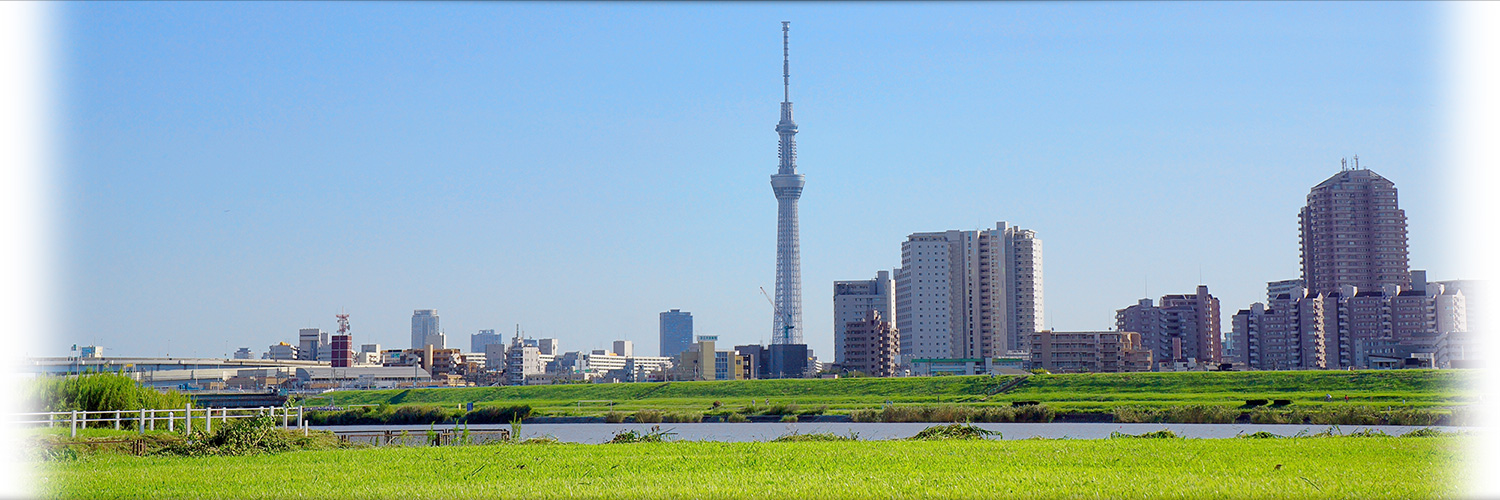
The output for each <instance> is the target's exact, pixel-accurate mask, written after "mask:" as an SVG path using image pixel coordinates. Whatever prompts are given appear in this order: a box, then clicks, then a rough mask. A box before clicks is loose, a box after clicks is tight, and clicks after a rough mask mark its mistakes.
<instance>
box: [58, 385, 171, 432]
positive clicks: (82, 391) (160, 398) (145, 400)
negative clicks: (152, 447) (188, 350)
mask: <svg viewBox="0 0 1500 500" xmlns="http://www.w3.org/2000/svg"><path fill="white" fill-rule="evenodd" d="M30 389H31V394H30V399H31V405H32V407H34V408H36V409H37V410H38V411H72V410H78V411H126V410H140V409H148V410H180V409H182V408H185V407H187V406H189V405H190V404H191V403H192V400H191V399H189V398H188V397H187V396H186V395H183V394H182V393H180V392H177V391H175V390H172V391H167V392H162V391H158V390H156V389H152V388H150V387H143V386H141V385H140V384H137V383H136V382H135V380H132V379H131V378H130V377H126V376H124V375H120V374H118V373H91V374H87V375H76V376H67V377H43V378H39V379H36V380H35V381H33V383H32V385H31V387H30ZM131 424H133V422H132V423H131ZM93 425H96V426H102V425H109V424H108V423H107V422H94V423H93Z"/></svg>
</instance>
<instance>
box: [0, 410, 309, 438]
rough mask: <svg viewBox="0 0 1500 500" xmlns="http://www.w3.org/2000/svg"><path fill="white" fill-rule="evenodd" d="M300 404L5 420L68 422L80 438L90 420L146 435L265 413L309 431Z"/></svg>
mask: <svg viewBox="0 0 1500 500" xmlns="http://www.w3.org/2000/svg"><path fill="white" fill-rule="evenodd" d="M302 410H303V409H302V408H301V407H296V408H288V407H284V406H262V407H259V408H193V407H191V406H187V407H183V408H182V409H181V410H152V409H140V410H108V411H78V410H73V411H50V412H35V413H12V414H8V415H5V422H6V423H7V424H14V425H46V426H48V427H56V426H58V425H63V424H66V425H67V426H68V427H69V428H71V436H72V437H78V428H79V427H80V426H81V427H85V428H86V427H88V426H89V423H98V422H109V423H110V424H112V426H113V427H114V428H115V430H119V429H120V428H121V427H122V426H124V425H131V424H134V425H135V428H136V429H137V430H138V431H139V432H140V433H141V434H144V433H145V432H146V431H148V430H151V431H154V430H157V426H158V425H161V426H162V427H163V428H165V429H166V430H167V431H176V430H177V423H178V422H179V421H180V422H181V423H182V427H183V431H185V432H193V423H194V421H197V422H198V423H199V424H201V425H202V426H203V430H204V431H207V432H213V429H214V421H216V420H217V421H218V422H219V425H224V424H225V423H227V422H228V421H229V420H230V419H236V418H251V417H259V416H262V415H267V416H270V417H271V418H273V419H274V418H278V417H279V418H280V419H281V427H282V428H284V429H291V428H292V426H293V425H296V427H297V428H299V429H302V431H303V432H304V433H305V432H307V420H306V419H305V418H303V411H302Z"/></svg>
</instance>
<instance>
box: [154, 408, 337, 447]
mask: <svg viewBox="0 0 1500 500" xmlns="http://www.w3.org/2000/svg"><path fill="white" fill-rule="evenodd" d="M279 427H280V423H279V422H277V421H276V419H273V418H271V417H270V416H268V415H260V416H255V417H248V418H237V419H234V420H231V421H229V422H227V423H225V424H222V425H220V426H218V427H217V428H215V429H214V431H213V432H212V433H207V432H203V431H202V430H201V429H200V430H196V431H193V434H192V435H191V436H189V437H188V439H186V440H184V441H182V442H179V443H176V444H172V445H169V446H167V447H165V448H163V449H162V450H161V451H160V452H159V453H161V454H165V455H184V456H205V455H228V456H238V455H257V454H263V453H277V452H282V451H287V450H292V449H297V448H306V447H310V446H309V445H313V444H315V441H316V440H313V439H307V438H303V437H302V436H298V435H296V434H295V433H293V432H292V431H288V430H285V429H281V428H279ZM319 437H320V438H323V441H327V440H328V439H329V438H331V434H330V433H327V432H321V433H319ZM298 438H303V439H298ZM334 442H336V441H334ZM325 444H326V443H325Z"/></svg>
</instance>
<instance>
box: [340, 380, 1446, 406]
mask: <svg viewBox="0 0 1500 500" xmlns="http://www.w3.org/2000/svg"><path fill="white" fill-rule="evenodd" d="M1467 376H1468V374H1467V372H1465V371H1461V370H1442V371H1438V370H1401V371H1354V372H1349V371H1285V372H1189V373H1114V374H1069V375H1034V376H1030V377H1026V378H1024V380H1023V379H1020V378H1019V377H983V376H976V377H909V378H853V379H848V378H846V379H837V380H817V379H796V380H747V381H724V382H666V383H636V384H576V385H550V386H529V387H472V388H442V389H416V390H383V391H337V392H332V393H328V394H327V396H328V398H330V399H331V400H332V401H333V403H334V404H337V405H359V404H390V405H413V404H428V405H453V406H457V405H460V404H464V403H467V402H475V403H477V404H479V405H481V406H482V405H520V404H524V405H528V406H530V407H531V409H532V411H533V414H534V415H548V416H571V415H582V416H604V415H605V414H606V413H608V412H611V411H614V412H634V411H636V410H662V411H697V412H703V411H709V410H711V409H713V404H714V403H715V402H718V403H719V404H720V409H723V410H737V409H745V408H749V407H752V406H755V407H757V408H770V407H773V406H776V405H781V406H783V407H784V406H786V405H797V406H798V411H803V412H805V411H807V410H812V409H822V408H823V407H826V410H825V411H826V412H830V413H848V412H851V411H854V410H868V409H881V408H883V407H884V406H886V405H887V403H889V404H893V405H897V406H906V405H922V406H930V405H945V404H957V405H964V406H1009V405H1011V404H1012V403H1014V402H1017V401H1022V402H1026V401H1036V402H1041V403H1044V404H1046V405H1047V406H1048V407H1050V408H1053V409H1054V410H1056V411H1059V412H1092V413H1110V412H1112V411H1114V410H1115V409H1116V408H1120V407H1139V408H1145V409H1165V408H1170V407H1175V406H1183V405H1216V406H1225V407H1229V408H1239V407H1242V406H1245V404H1246V401H1247V400H1255V399H1264V400H1266V401H1267V403H1271V404H1274V402H1275V401H1276V400H1287V401H1289V402H1290V405H1288V406H1293V407H1296V408H1301V409H1305V410H1319V409H1323V408H1325V407H1328V408H1337V407H1341V406H1349V405H1362V406H1373V407H1378V408H1384V407H1404V408H1417V409H1433V410H1437V411H1444V412H1446V411H1447V410H1448V409H1450V408H1452V407H1455V406H1461V405H1463V404H1465V403H1466V402H1467V401H1468V400H1469V394H1468V392H1467V391H1466V390H1465V389H1464V387H1463V386H1464V384H1465V378H1466V377H1467ZM1329 395H1332V396H1333V397H1334V401H1328V400H1327V396H1329ZM1345 396H1348V398H1349V400H1348V402H1345V400H1344V397H1345ZM318 401H321V400H318ZM768 401H769V403H768ZM1245 409H1248V408H1245ZM757 411H759V410H757ZM794 413H795V412H794Z"/></svg>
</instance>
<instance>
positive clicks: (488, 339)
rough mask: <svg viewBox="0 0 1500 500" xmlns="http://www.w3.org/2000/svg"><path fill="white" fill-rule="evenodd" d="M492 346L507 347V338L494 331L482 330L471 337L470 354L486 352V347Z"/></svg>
mask: <svg viewBox="0 0 1500 500" xmlns="http://www.w3.org/2000/svg"><path fill="white" fill-rule="evenodd" d="M491 344H500V345H505V338H504V337H501V336H500V334H498V333H495V331H494V330H480V331H479V333H476V334H474V335H472V336H470V337H469V352H484V346H487V345H491Z"/></svg>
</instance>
